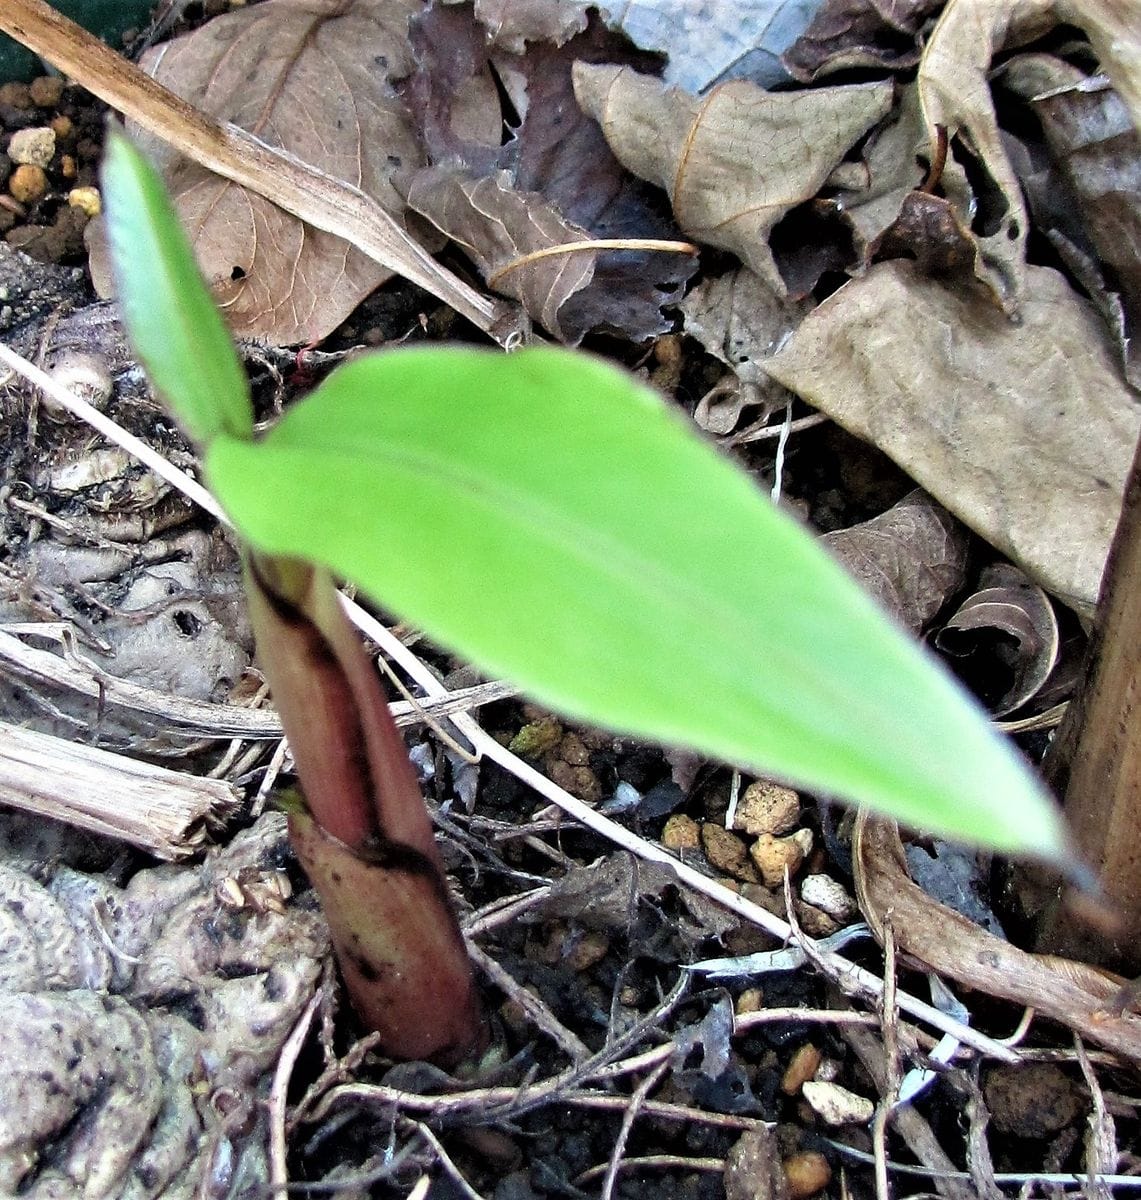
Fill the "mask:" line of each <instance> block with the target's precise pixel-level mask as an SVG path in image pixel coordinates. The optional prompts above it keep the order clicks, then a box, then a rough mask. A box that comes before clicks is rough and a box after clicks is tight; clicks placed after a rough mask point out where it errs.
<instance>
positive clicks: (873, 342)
mask: <svg viewBox="0 0 1141 1200" xmlns="http://www.w3.org/2000/svg"><path fill="white" fill-rule="evenodd" d="M1027 281H1028V288H1027V292H1026V300H1025V302H1024V304H1023V307H1022V313H1021V318H1022V319H1021V323H1020V324H1017V325H1016V324H1013V323H1011V322H1009V321H1008V320H1007V319H1006V318H1005V317H1004V316H1003V315H1002V313H1000V312H999V311H998V310H996V309H995V308H993V307H992V306H991V305H989V304H987V303H985V302H983V301H981V300H980V298H979V295H978V294H977V293H971V292H970V291H967V290H964V289H963V288H962V287H954V288H948V287H944V286H943V285H942V284H940V283H939V282H937V281H936V280H933V279H925V278H923V277H922V276H921V275H920V274H919V273H918V271H917V270H916V269H915V267H914V265H913V264H911V263H906V262H889V263H879V264H877V265H876V266H874V267H873V268H872V269H871V270H870V271H869V272H868V273H867V274H866V275H865V276H864V277H863V278H862V279H858V280H853V281H852V282H851V283H848V284H845V285H844V287H842V288H841V289H840V290H839V291H837V292H836V293H835V294H834V295H832V296H830V297H829V298H828V299H827V300H826V301H825V302H824V303H823V304H821V305H820V307H819V308H817V309H816V310H815V311H814V312H813V313H812V314H811V315H810V316H809V317H807V318H806V319H805V321H804V322H803V324H802V325H801V326H800V328H799V329H798V330H797V331H796V333H795V334H793V336H792V338H791V340H790V341H789V342H788V344H787V345H786V346H784V347H783V348H782V349H781V350H780V351H779V352H778V353H777V354H776V355H774V356H773V357H772V358H770V359H769V360H768V361H767V362H766V363H765V370H767V371H769V372H770V373H771V374H772V375H773V376H774V377H775V378H776V379H778V380H779V381H780V382H781V383H783V384H784V385H785V386H786V387H788V388H790V389H791V390H792V391H794V392H796V393H797V394H798V395H800V396H802V397H803V398H804V399H805V400H807V401H808V402H809V403H810V404H812V405H813V406H814V407H816V408H819V409H821V410H822V411H823V412H826V413H827V414H828V415H829V416H830V417H832V418H833V419H834V420H836V421H837V422H839V424H841V425H843V426H844V427H845V428H846V429H848V430H849V431H850V432H852V433H854V434H856V435H857V436H858V437H862V438H865V439H866V440H867V441H870V442H872V443H873V444H875V445H876V446H878V447H879V448H880V449H881V450H883V451H884V452H885V453H886V454H888V455H889V456H890V457H891V458H893V459H894V460H895V461H896V462H897V463H898V464H899V465H900V466H901V467H902V468H903V469H904V470H905V471H907V472H908V474H910V475H911V476H912V477H913V478H914V479H915V480H916V482H918V483H919V484H920V485H921V486H922V487H924V488H925V489H926V490H927V491H929V492H930V493H931V494H932V495H933V496H934V497H935V498H936V499H937V500H939V501H940V503H942V504H944V505H946V507H947V508H949V509H950V510H951V512H953V513H954V514H955V515H956V516H957V517H958V518H959V519H960V520H961V521H963V522H964V523H965V524H966V525H968V526H969V527H970V528H971V529H973V530H974V531H975V532H976V533H977V534H979V536H980V537H983V538H985V539H986V540H987V541H988V542H990V543H991V545H993V546H995V547H996V548H997V549H999V550H1000V551H1002V553H1003V554H1004V555H1006V557H1008V558H1010V559H1012V560H1013V561H1014V562H1016V563H1017V564H1018V565H1019V566H1021V567H1022V569H1023V570H1024V571H1025V572H1026V573H1027V575H1029V576H1030V578H1031V579H1033V580H1035V581H1036V582H1037V583H1040V584H1041V585H1042V586H1043V587H1044V588H1045V589H1046V590H1047V591H1049V592H1051V593H1053V594H1054V595H1056V596H1057V597H1058V598H1059V599H1061V600H1062V601H1063V602H1064V603H1066V604H1068V605H1070V606H1071V607H1072V608H1074V609H1075V610H1076V611H1077V612H1078V613H1079V614H1080V615H1082V616H1084V617H1090V616H1092V613H1093V609H1094V605H1095V603H1096V600H1097V595H1098V589H1099V586H1100V583H1101V574H1102V569H1103V567H1104V565H1105V557H1106V554H1107V553H1108V550H1109V544H1110V541H1111V539H1112V537H1113V531H1114V529H1115V528H1116V525H1117V519H1118V515H1119V513H1120V511H1121V497H1122V494H1123V490H1124V487H1125V479H1126V476H1127V475H1128V472H1129V465H1130V463H1131V461H1132V456H1133V448H1134V446H1135V445H1136V444H1137V434H1138V429H1139V427H1141V411H1139V409H1138V406H1137V403H1136V401H1135V400H1134V398H1133V397H1132V396H1131V395H1130V393H1129V391H1128V389H1127V388H1126V386H1125V384H1124V383H1123V382H1122V380H1121V378H1120V375H1119V373H1118V370H1117V364H1116V362H1115V361H1114V359H1113V356H1112V354H1111V352H1110V350H1109V347H1108V346H1107V345H1106V343H1105V341H1104V338H1103V337H1102V328H1101V324H1100V322H1099V321H1098V319H1097V317H1096V316H1095V315H1094V314H1093V312H1092V311H1091V310H1090V308H1089V306H1088V305H1087V304H1086V302H1085V301H1083V300H1081V299H1080V298H1079V297H1078V296H1077V295H1076V294H1075V293H1074V292H1073V291H1072V290H1071V289H1070V288H1069V286H1068V285H1067V284H1066V282H1065V280H1064V279H1063V278H1062V276H1061V275H1059V274H1058V273H1057V272H1055V271H1051V270H1049V269H1047V268H1044V267H1028V268H1027Z"/></svg>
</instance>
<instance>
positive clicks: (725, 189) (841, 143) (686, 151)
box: [574, 63, 892, 294]
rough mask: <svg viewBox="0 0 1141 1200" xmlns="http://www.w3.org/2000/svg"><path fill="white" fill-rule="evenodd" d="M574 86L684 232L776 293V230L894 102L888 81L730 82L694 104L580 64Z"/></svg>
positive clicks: (650, 82)
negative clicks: (772, 241)
mask: <svg viewBox="0 0 1141 1200" xmlns="http://www.w3.org/2000/svg"><path fill="white" fill-rule="evenodd" d="M574 83H575V95H576V96H577V97H578V101H579V104H581V105H582V107H583V108H584V109H585V110H586V111H587V112H588V113H589V114H590V115H591V116H592V117H594V119H595V120H596V121H598V123H599V124H600V125H601V126H602V130H603V132H604V133H605V134H606V140H607V141H608V142H609V143H610V147H611V149H612V150H613V151H614V153H615V154H616V155H617V156H618V158H619V159H620V160H621V161H622V162H623V163H624V164H625V165H626V167H627V168H628V169H629V170H631V171H633V172H634V174H636V175H638V176H640V177H641V178H642V179H647V180H649V181H650V182H652V183H656V184H657V185H658V186H659V187H662V188H664V189H665V190H666V191H667V192H668V193H669V196H670V200H671V202H672V203H673V210H674V216H675V217H676V218H677V221H678V224H679V225H680V226H681V228H682V229H683V230H684V231H685V232H686V233H687V234H689V235H690V236H691V237H693V238H695V239H696V240H698V241H701V242H705V243H707V244H709V245H712V246H720V247H721V248H722V249H725V250H732V251H733V252H734V253H735V254H737V255H739V256H740V258H741V259H742V261H743V262H744V263H745V265H746V266H748V267H749V268H750V269H751V270H753V271H754V272H756V274H758V275H759V276H760V277H761V278H762V279H763V280H764V281H765V282H766V283H768V284H769V286H770V287H772V288H774V289H775V290H776V291H778V292H779V293H781V294H783V293H784V284H783V282H782V280H781V277H780V273H779V271H778V270H777V267H776V263H775V262H774V260H773V256H772V251H771V250H770V248H769V234H770V232H771V231H772V228H773V226H774V225H776V223H777V222H778V221H779V220H780V219H781V217H783V216H784V215H785V213H787V212H788V211H789V209H791V208H793V207H794V206H795V205H797V204H801V203H803V202H804V201H805V200H808V199H810V198H811V197H812V196H814V195H815V194H816V192H817V190H818V189H819V188H820V185H821V184H822V183H823V182H824V181H825V179H827V178H828V175H829V174H830V172H831V171H832V170H833V168H834V167H835V166H836V164H837V163H838V162H839V161H840V160H841V159H842V158H843V157H844V155H845V153H846V152H847V151H848V149H849V148H850V147H851V146H852V145H853V144H854V143H855V142H856V141H857V140H858V139H859V138H860V137H862V136H863V134H865V133H867V131H868V130H869V129H870V128H871V127H872V126H873V125H875V124H876V122H877V121H879V120H881V119H882V118H883V117H884V116H885V115H886V114H887V112H888V111H889V109H890V107H891V103H892V88H891V84H890V83H870V84H859V85H855V86H852V87H837V88H818V89H816V90H814V91H809V92H796V93H773V92H766V91H764V90H763V89H762V88H759V87H756V86H755V85H753V84H751V83H745V82H733V83H726V84H722V85H720V86H718V87H717V88H715V89H714V90H713V91H712V92H711V93H710V94H709V95H708V96H705V97H703V98H701V99H698V98H697V97H695V96H691V95H688V94H687V93H685V92H682V91H680V90H678V89H677V88H670V87H667V86H666V85H664V84H662V83H660V82H659V81H658V80H656V79H651V78H649V77H647V76H644V75H639V74H637V73H636V72H634V71H632V70H630V69H629V68H628V67H613V66H593V65H590V64H587V63H579V64H578V65H576V67H575V70H574Z"/></svg>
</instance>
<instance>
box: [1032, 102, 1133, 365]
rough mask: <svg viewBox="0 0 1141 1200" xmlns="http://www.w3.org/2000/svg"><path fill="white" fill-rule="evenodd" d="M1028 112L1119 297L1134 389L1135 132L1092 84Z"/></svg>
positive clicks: (1125, 114) (1117, 106)
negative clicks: (1033, 116) (1035, 118)
mask: <svg viewBox="0 0 1141 1200" xmlns="http://www.w3.org/2000/svg"><path fill="white" fill-rule="evenodd" d="M1032 107H1033V108H1034V111H1035V112H1036V113H1037V115H1038V117H1039V119H1040V120H1041V122H1042V129H1043V133H1044V134H1045V138H1046V144H1047V145H1048V146H1049V148H1050V151H1051V154H1052V156H1053V157H1054V159H1055V161H1057V162H1058V164H1059V166H1060V167H1061V170H1062V174H1063V175H1064V177H1065V178H1066V180H1067V182H1068V183H1069V185H1070V188H1071V189H1072V191H1073V193H1074V194H1075V196H1076V197H1077V198H1078V206H1077V211H1078V212H1079V213H1080V214H1081V219H1082V221H1083V223H1084V225H1085V228H1086V230H1087V232H1088V234H1089V238H1090V241H1091V242H1092V243H1093V246H1094V248H1095V249H1096V251H1097V254H1098V257H1099V258H1100V259H1101V262H1102V264H1104V266H1105V267H1107V268H1108V272H1109V280H1108V281H1107V282H1108V284H1109V288H1110V290H1115V291H1116V292H1117V293H1118V296H1119V304H1120V308H1121V324H1122V327H1121V330H1120V337H1121V342H1122V349H1123V352H1124V356H1125V367H1126V374H1127V376H1128V378H1129V380H1130V382H1131V383H1132V384H1133V386H1134V387H1137V388H1139V389H1141V134H1139V133H1138V131H1137V130H1136V129H1134V127H1133V124H1132V122H1131V120H1130V118H1129V112H1128V110H1127V109H1126V107H1125V105H1124V103H1122V100H1121V97H1120V96H1119V95H1118V94H1117V92H1116V91H1114V90H1113V88H1111V87H1110V86H1109V85H1108V83H1107V82H1105V81H1099V80H1097V79H1091V80H1088V81H1084V82H1083V83H1081V84H1078V85H1077V86H1072V87H1068V88H1066V89H1064V90H1062V91H1057V90H1055V91H1052V92H1050V93H1049V94H1048V95H1044V96H1039V97H1038V98H1037V99H1035V100H1034V101H1033V103H1032Z"/></svg>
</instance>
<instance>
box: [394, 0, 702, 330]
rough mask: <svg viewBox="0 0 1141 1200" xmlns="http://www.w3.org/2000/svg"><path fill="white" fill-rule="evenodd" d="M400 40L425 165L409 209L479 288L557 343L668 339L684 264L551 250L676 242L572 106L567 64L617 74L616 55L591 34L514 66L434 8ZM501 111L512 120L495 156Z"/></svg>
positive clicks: (456, 15) (686, 269)
mask: <svg viewBox="0 0 1141 1200" xmlns="http://www.w3.org/2000/svg"><path fill="white" fill-rule="evenodd" d="M412 36H413V44H414V47H415V52H416V59H417V68H416V71H415V72H414V74H413V75H412V77H411V78H410V79H409V80H408V81H407V83H406V84H405V85H404V87H403V89H402V90H403V94H404V96H405V98H406V100H407V103H408V105H409V108H410V109H411V111H412V112H413V113H414V114H415V115H416V119H417V120H418V122H419V123H420V125H421V130H422V136H423V139H424V145H425V148H426V150H427V154H428V158H429V160H430V161H431V162H432V163H433V164H435V165H433V166H430V167H428V168H426V169H425V170H424V171H423V172H420V173H419V174H417V176H416V177H415V178H414V179H413V180H412V183H411V185H410V188H409V191H408V200H409V205H410V206H411V207H412V208H414V209H416V210H417V211H419V212H420V213H421V214H422V215H424V216H426V217H427V218H428V219H429V220H430V221H432V222H433V224H435V225H436V226H437V227H438V228H439V229H441V230H442V231H443V232H444V233H445V234H446V235H447V236H449V237H450V238H452V239H453V240H454V241H456V242H457V243H458V244H459V245H461V246H462V247H463V248H464V249H465V250H466V251H467V252H468V253H469V255H470V256H471V257H472V259H473V260H474V261H475V262H476V264H477V266H478V267H479V269H480V271H481V273H482V274H483V277H484V279H485V281H486V282H487V283H488V285H489V286H490V287H492V288H495V289H496V290H498V291H500V292H504V293H506V294H508V295H511V296H515V297H517V298H518V299H520V300H521V301H522V303H523V305H524V307H525V308H526V310H527V312H528V313H529V314H530V315H531V316H532V317H533V318H534V319H535V320H537V321H539V322H540V323H542V324H543V326H544V327H545V328H546V329H548V330H549V331H550V332H552V333H554V334H555V335H556V336H557V337H559V338H560V339H562V340H563V341H565V342H569V343H571V344H575V343H577V342H579V341H580V340H581V339H582V337H583V336H584V334H586V333H587V332H588V331H590V330H592V329H597V328H603V329H606V330H609V331H616V332H619V333H621V334H623V335H624V336H626V337H628V338H630V339H631V340H632V341H644V340H645V339H647V338H650V337H653V336H656V335H657V334H659V333H662V332H664V331H665V330H666V329H668V328H669V327H670V321H669V320H668V319H667V318H665V317H663V315H662V308H663V306H665V305H669V304H673V303H676V302H677V301H678V300H680V299H681V295H682V290H683V287H684V283H685V281H686V280H687V279H688V278H689V276H690V275H691V274H692V273H693V271H694V269H695V263H694V261H693V259H692V258H691V257H690V256H686V255H680V254H670V253H649V252H645V251H641V252H632V251H628V250H622V251H615V250H613V249H608V250H599V249H595V248H593V247H590V246H589V245H588V246H587V248H586V249H579V250H575V251H572V252H563V251H561V250H560V247H561V246H564V245H568V244H571V243H574V244H578V245H581V244H582V243H584V242H585V243H591V242H593V241H595V240H597V239H600V238H619V239H622V238H657V239H665V240H677V239H678V238H679V236H680V235H679V234H678V231H677V229H676V228H675V227H674V225H673V223H672V222H671V221H670V220H669V219H668V215H666V214H663V212H662V211H661V209H662V208H663V206H662V205H661V203H660V200H659V199H657V198H656V197H654V196H653V195H652V194H651V193H652V189H650V188H648V187H647V186H646V185H645V184H644V183H642V182H641V181H640V180H637V179H634V178H633V177H632V176H631V175H630V174H629V173H628V172H627V171H625V170H624V169H623V168H622V166H621V164H620V163H619V162H618V160H617V159H616V158H615V157H614V155H613V154H612V153H611V152H610V149H609V147H608V146H607V145H606V141H605V139H604V138H603V136H602V133H601V131H600V130H599V129H598V126H597V125H596V124H595V123H594V122H593V121H592V120H591V119H590V118H589V117H587V116H586V115H585V114H583V113H582V112H581V111H580V110H579V108H578V107H577V105H576V104H575V102H574V95H573V89H572V85H571V67H572V64H573V63H574V62H575V61H577V60H578V59H580V58H584V57H585V58H600V57H601V58H603V59H607V60H609V59H613V58H617V59H618V60H620V61H628V60H629V59H630V58H631V54H630V51H629V49H628V47H625V46H624V45H621V44H620V43H619V41H618V40H617V39H615V38H614V37H613V35H611V34H609V33H608V32H607V31H606V30H605V29H604V28H603V27H602V26H601V25H600V24H598V23H597V22H594V23H592V24H591V26H590V29H589V30H588V31H587V32H586V33H585V34H583V35H581V36H578V37H575V38H573V40H571V41H570V42H568V43H567V44H566V45H563V46H553V45H551V44H545V43H537V42H532V43H530V44H529V45H528V46H527V48H526V53H525V54H524V55H522V56H514V55H509V54H507V53H506V52H500V53H497V54H495V55H494V58H492V57H491V56H489V51H488V48H487V46H486V39H485V36H484V31H483V29H482V28H481V26H479V25H478V24H477V23H476V22H475V20H473V18H472V14H471V12H470V10H465V11H460V10H457V9H454V8H439V7H436V8H432V9H429V10H428V11H427V12H426V13H425V14H424V15H423V16H422V17H420V18H418V19H417V20H416V21H415V22H414V23H413V26H412ZM643 57H644V56H643ZM496 79H498V80H501V81H506V82H505V84H504V87H505V90H506V91H508V92H509V93H510V96H511V103H510V104H504V102H503V101H502V98H501V95H500V92H499V90H497V88H496V86H495V82H494V80H496ZM512 109H515V110H518V112H519V113H521V114H522V121H521V123H520V124H519V126H518V128H517V129H516V130H515V133H514V136H513V137H510V138H509V139H508V140H507V141H506V142H505V143H504V144H503V145H501V144H500V140H501V132H502V130H503V128H504V127H505V126H508V125H509V124H510V121H511V119H512V118H513V117H514V113H513V112H512ZM515 119H517V118H515ZM532 255H534V256H536V257H529V256H532Z"/></svg>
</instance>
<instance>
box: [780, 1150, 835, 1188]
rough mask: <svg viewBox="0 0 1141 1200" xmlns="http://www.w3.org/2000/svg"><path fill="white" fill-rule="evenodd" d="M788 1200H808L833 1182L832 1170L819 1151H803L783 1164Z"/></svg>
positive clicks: (791, 1156)
mask: <svg viewBox="0 0 1141 1200" xmlns="http://www.w3.org/2000/svg"><path fill="white" fill-rule="evenodd" d="M781 1167H782V1168H783V1170H784V1178H785V1184H786V1185H787V1187H788V1200H807V1197H809V1196H815V1195H816V1193H817V1192H822V1191H823V1190H824V1189H825V1188H826V1187H827V1186H828V1184H829V1183H831V1182H832V1168H831V1167H830V1166H829V1165H828V1160H827V1159H826V1158H825V1157H824V1155H823V1154H821V1153H820V1152H819V1151H817V1150H802V1151H801V1152H800V1153H799V1154H793V1155H790V1156H789V1157H788V1158H786V1159H785V1160H784V1161H783V1162H782V1163H781Z"/></svg>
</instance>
